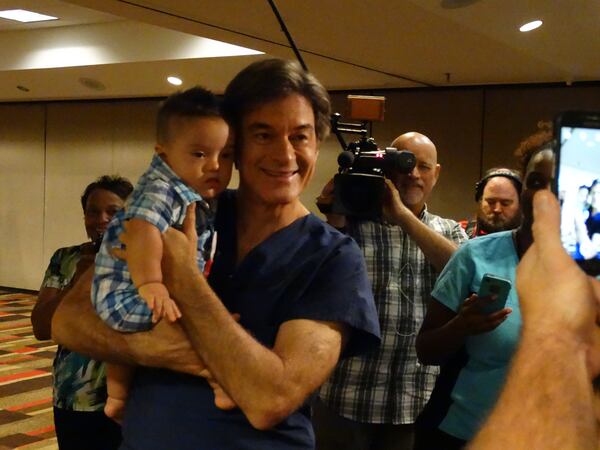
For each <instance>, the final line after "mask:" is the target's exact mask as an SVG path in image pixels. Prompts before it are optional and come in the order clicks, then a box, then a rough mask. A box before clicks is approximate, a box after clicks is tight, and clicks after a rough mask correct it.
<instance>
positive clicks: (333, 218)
mask: <svg viewBox="0 0 600 450" xmlns="http://www.w3.org/2000/svg"><path fill="white" fill-rule="evenodd" d="M333 189H334V184H333V178H332V179H331V180H329V181H328V182H327V184H326V185H325V186H324V187H323V190H322V191H321V194H320V195H319V196H318V197H317V199H316V204H317V206H324V207H326V208H327V207H328V208H331V207H332V206H333ZM319 209H320V207H319ZM323 214H325V218H326V219H327V223H328V224H329V225H331V226H332V227H335V228H344V227H345V226H346V217H345V216H343V215H341V214H334V213H331V212H329V213H323Z"/></svg>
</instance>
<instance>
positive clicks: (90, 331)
mask: <svg viewBox="0 0 600 450" xmlns="http://www.w3.org/2000/svg"><path fill="white" fill-rule="evenodd" d="M93 274H94V271H93V267H90V268H89V269H88V270H87V271H86V272H84V274H83V275H82V276H81V277H80V278H79V280H78V281H77V282H76V283H75V285H74V286H73V288H72V289H70V290H69V292H68V293H67V294H66V295H65V296H64V298H63V300H62V302H61V303H60V305H59V306H58V308H57V309H56V312H55V314H54V317H53V319H52V339H54V341H56V342H57V343H59V344H61V345H64V346H65V347H66V348H68V349H70V350H72V351H75V352H78V353H82V354H85V355H88V356H90V357H92V358H94V359H97V360H99V361H108V362H112V363H116V364H126V365H144V366H151V367H164V368H168V369H171V370H175V371H180V372H187V373H191V374H195V375H198V374H199V373H200V372H201V371H202V370H203V369H204V366H203V365H202V364H201V363H200V361H199V359H198V357H197V355H196V353H195V352H194V351H193V350H192V348H191V346H190V343H189V340H188V339H187V337H186V335H185V333H184V332H183V330H181V327H180V326H179V325H178V324H168V323H167V322H166V321H164V320H163V321H161V322H159V323H158V324H157V325H156V326H155V327H154V328H153V329H152V330H150V331H145V332H140V333H130V334H124V333H120V332H118V331H115V330H113V329H112V328H110V327H108V326H107V325H106V324H105V323H104V322H103V321H102V320H101V319H100V318H99V317H98V316H97V315H96V312H95V311H94V308H93V306H92V302H91V299H90V289H91V284H92V278H93Z"/></svg>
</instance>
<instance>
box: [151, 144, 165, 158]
mask: <svg viewBox="0 0 600 450" xmlns="http://www.w3.org/2000/svg"><path fill="white" fill-rule="evenodd" d="M154 151H155V152H156V154H157V155H158V156H160V157H161V158H162V159H166V157H167V153H166V152H165V148H164V147H163V146H162V144H156V145H155V146H154Z"/></svg>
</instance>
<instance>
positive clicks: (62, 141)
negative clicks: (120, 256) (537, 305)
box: [0, 86, 600, 289]
mask: <svg viewBox="0 0 600 450" xmlns="http://www.w3.org/2000/svg"><path fill="white" fill-rule="evenodd" d="M372 94H377V95H385V96H386V97H387V105H386V118H385V121H384V122H383V123H376V124H374V125H373V137H374V138H375V139H376V141H377V142H378V144H379V145H380V146H382V147H383V146H387V145H389V143H390V142H391V141H392V140H393V138H394V137H396V136H397V135H399V134H401V133H403V132H405V131H410V130H416V131H420V132H423V133H425V134H427V135H428V136H429V137H430V138H431V139H432V140H433V141H434V142H435V144H436V145H437V148H438V159H439V161H440V163H441V164H442V173H441V177H440V180H439V183H438V185H437V187H436V189H435V190H434V192H433V195H432V198H431V200H430V202H429V206H430V209H431V211H433V212H434V213H438V214H441V215H443V216H447V217H453V218H457V219H458V218H463V217H466V216H468V215H470V214H471V212H472V211H473V208H474V202H473V191H474V183H475V182H476V181H477V179H478V178H479V176H480V173H481V172H482V171H483V170H485V169H487V168H489V167H491V166H495V165H499V164H508V165H514V159H513V157H512V151H513V149H514V148H515V146H516V144H517V143H518V142H519V141H520V140H521V139H522V138H523V137H525V136H526V135H527V134H529V133H530V132H532V131H533V130H534V129H535V124H536V122H537V121H538V120H539V119H543V118H550V117H553V116H554V115H555V114H556V113H557V112H558V111H561V110H564V109H569V108H572V109H577V108H580V109H581V108H582V109H594V110H600V87H598V86H588V87H556V88H555V87H507V88H465V89H446V90H443V89H440V90H402V91H378V92H372ZM332 99H333V104H334V110H336V111H339V112H341V113H345V112H346V111H345V109H346V106H345V93H334V94H333V95H332ZM156 107H157V102H156V101H154V100H141V101H140V100H130V101H115V102H110V101H102V102H64V103H47V104H4V105H0V137H1V138H0V248H1V249H2V253H0V255H1V256H0V286H9V287H18V288H26V289H37V288H38V287H39V284H40V282H41V279H42V276H43V272H44V269H45V267H46V265H47V263H48V260H49V258H50V256H51V255H52V252H53V251H54V250H55V249H57V248H58V247H62V246H66V245H74V244H77V243H80V242H82V241H83V240H85V231H84V228H83V217H82V211H81V206H80V203H79V198H80V195H81V192H82V191H83V189H84V188H85V186H86V185H87V184H88V183H90V182H91V181H93V180H94V179H95V178H97V177H98V176H100V175H103V174H106V173H119V174H121V175H123V176H127V177H128V178H130V179H131V180H132V181H135V180H137V178H138V177H139V175H140V174H141V173H142V172H143V170H144V169H145V167H146V166H147V164H148V162H149V161H150V157H151V155H152V149H153V145H154V118H155V113H156ZM349 139H350V138H349ZM339 152H340V147H339V144H338V143H337V140H336V139H335V138H334V137H330V138H329V139H328V140H327V141H326V142H324V143H323V145H322V146H321V151H320V156H319V164H318V167H317V170H316V173H315V176H314V178H313V180H312V182H311V183H310V185H309V186H308V188H307V189H306V191H305V192H304V194H303V196H302V199H303V201H304V202H305V204H306V205H307V206H309V207H310V208H313V210H315V209H316V208H314V201H315V198H316V196H317V195H318V193H319V192H320V190H321V188H322V186H323V185H324V184H325V183H326V182H327V180H329V179H330V178H331V177H332V176H333V175H334V174H335V173H336V172H337V163H336V159H337V155H338V154H339ZM231 185H232V186H236V185H237V176H235V175H234V180H232V183H231Z"/></svg>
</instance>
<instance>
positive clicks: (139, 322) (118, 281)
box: [92, 155, 214, 332]
mask: <svg viewBox="0 0 600 450" xmlns="http://www.w3.org/2000/svg"><path fill="white" fill-rule="evenodd" d="M193 202H198V203H197V207H196V217H197V221H196V229H197V231H198V266H199V267H200V269H203V268H204V264H205V261H206V257H205V251H206V250H207V247H211V244H212V239H213V237H214V232H213V230H214V226H213V222H214V213H213V211H211V209H210V207H209V205H208V203H206V201H204V200H203V199H202V197H201V196H200V195H199V194H198V193H197V192H196V191H194V190H193V189H192V188H190V187H189V186H188V185H186V184H185V183H184V182H183V180H182V179H181V178H179V177H178V176H177V175H176V174H175V172H173V170H172V169H171V168H170V167H169V166H168V165H167V164H166V163H165V162H164V161H163V160H162V159H161V158H160V157H159V156H158V155H154V158H152V163H151V164H150V167H149V168H148V170H147V171H146V172H145V173H144V174H143V175H142V176H141V178H140V179H139V181H138V184H137V186H136V188H135V190H134V191H133V193H132V194H131V198H130V200H129V201H128V202H127V205H126V206H125V209H124V210H121V211H119V212H118V213H117V214H115V216H114V217H113V219H112V221H111V223H110V224H109V225H108V228H107V230H106V232H105V233H104V238H103V240H102V245H101V247H100V251H99V252H98V254H97V256H96V272H95V274H94V282H93V284H92V302H93V304H94V307H95V308H96V311H97V312H98V315H99V316H100V318H101V319H102V320H104V321H105V322H106V323H107V324H108V325H109V326H111V327H112V328H114V329H116V330H118V331H126V332H134V331H143V330H148V329H150V328H151V327H152V311H151V310H150V308H149V307H148V305H147V304H146V302H145V301H144V300H143V299H142V298H141V297H140V296H139V295H138V292H137V289H136V287H135V286H134V284H133V280H132V279H131V274H130V273H129V270H128V268H127V263H126V262H125V261H122V260H119V259H117V258H115V257H113V256H112V255H111V254H110V250H111V249H112V248H115V247H120V246H121V242H120V241H119V235H120V234H121V233H122V232H123V230H124V226H123V225H124V223H125V222H126V221H127V220H129V219H133V218H136V219H142V220H145V221H146V222H148V223H151V224H152V225H154V226H156V227H157V228H158V229H159V230H160V232H161V233H164V232H165V231H166V230H167V229H168V228H169V227H172V226H175V227H177V226H181V224H182V223H183V219H184V218H185V213H186V210H187V207H188V206H189V205H190V204H191V203H193ZM208 250H210V249H208Z"/></svg>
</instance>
